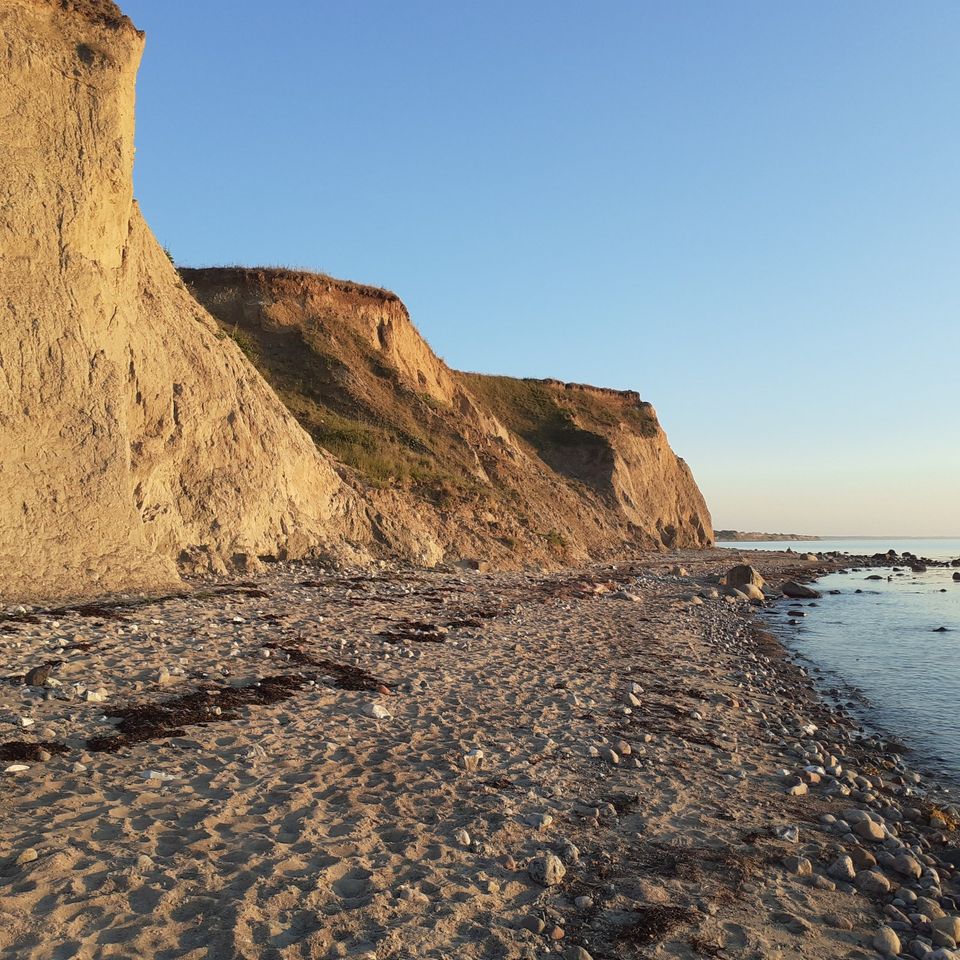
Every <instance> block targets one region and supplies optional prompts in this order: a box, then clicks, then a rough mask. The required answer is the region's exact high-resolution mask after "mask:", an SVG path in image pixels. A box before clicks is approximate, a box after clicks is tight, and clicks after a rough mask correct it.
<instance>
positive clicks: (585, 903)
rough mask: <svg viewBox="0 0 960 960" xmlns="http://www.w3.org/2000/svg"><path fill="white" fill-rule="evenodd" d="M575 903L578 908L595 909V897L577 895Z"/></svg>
mask: <svg viewBox="0 0 960 960" xmlns="http://www.w3.org/2000/svg"><path fill="white" fill-rule="evenodd" d="M573 905H574V906H575V907H576V908H577V909H578V910H592V909H593V897H587V896H580V897H575V898H574V901H573Z"/></svg>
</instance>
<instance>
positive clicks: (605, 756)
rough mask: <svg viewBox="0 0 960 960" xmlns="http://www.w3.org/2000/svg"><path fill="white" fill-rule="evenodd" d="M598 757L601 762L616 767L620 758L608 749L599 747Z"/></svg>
mask: <svg viewBox="0 0 960 960" xmlns="http://www.w3.org/2000/svg"><path fill="white" fill-rule="evenodd" d="M599 756H600V759H601V760H605V761H606V762H607V763H610V764H613V765H614V766H616V765H617V764H618V763H619V762H620V756H619V754H618V753H617V752H616V751H615V750H612V749H611V748H610V747H600V749H599Z"/></svg>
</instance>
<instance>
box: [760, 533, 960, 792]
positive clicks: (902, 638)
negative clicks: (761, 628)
mask: <svg viewBox="0 0 960 960" xmlns="http://www.w3.org/2000/svg"><path fill="white" fill-rule="evenodd" d="M953 545H954V546H955V547H956V546H957V544H956V541H954V543H953ZM820 549H824V548H823V547H822V546H821V548H820ZM907 549H909V548H907ZM876 552H879V551H876ZM914 552H915V553H917V555H920V554H921V551H920V550H919V549H917V550H915V551H914ZM926 555H927V556H930V554H929V553H927V554H926ZM952 556H954V557H955V556H957V554H956V553H953V554H952ZM875 573H881V574H882V575H883V577H884V579H882V580H868V579H867V577H868V576H869V575H872V574H875ZM888 576H889V577H890V579H889V580H888V579H887V577H888ZM817 586H818V588H819V589H820V590H821V591H823V593H824V597H823V599H822V600H818V601H814V602H813V604H812V605H811V601H808V600H804V601H802V602H801V603H800V604H799V606H797V605H796V604H794V603H791V604H787V603H783V604H778V605H777V609H776V610H775V611H771V612H769V613H768V614H767V616H768V618H769V622H770V623H771V625H774V624H777V625H778V626H777V630H776V632H777V633H778V635H781V636H783V637H784V638H785V639H786V642H787V645H788V646H789V647H790V648H791V649H793V650H795V651H797V652H798V653H800V654H802V655H803V656H804V657H806V658H808V659H810V660H811V661H813V662H814V663H815V664H816V665H818V666H820V667H822V668H824V669H825V670H827V671H829V672H831V673H834V674H836V675H837V677H838V679H839V680H842V681H845V682H846V683H848V684H853V685H856V686H857V687H859V688H860V689H861V690H862V691H863V694H864V696H865V697H866V698H867V701H868V704H867V706H866V708H865V710H866V719H867V720H868V721H870V720H872V721H873V722H875V723H877V724H879V725H880V726H881V727H882V728H884V729H886V730H888V731H889V732H890V733H891V734H894V735H895V736H897V737H899V738H901V739H902V740H903V741H904V742H905V743H906V744H908V745H909V746H910V747H912V748H913V749H914V750H915V751H916V752H917V754H918V756H921V757H923V758H924V759H925V760H926V761H927V762H929V763H931V764H932V765H934V766H936V767H937V768H938V769H940V770H941V771H943V772H945V773H948V774H949V775H950V777H951V779H953V780H957V779H958V778H960V583H958V582H954V580H953V570H951V569H945V568H937V569H935V568H931V569H929V570H928V572H926V573H920V574H914V573H911V572H910V570H909V569H908V568H904V569H903V570H902V571H901V572H900V574H899V575H898V574H896V573H894V572H892V571H891V570H889V569H882V570H861V571H859V572H856V573H848V574H831V575H829V576H827V577H823V578H822V579H821V580H820V581H819V582H818V584H817ZM828 590H839V591H840V593H839V594H838V595H836V596H831V595H829V594H828V593H827V591H828ZM858 590H860V591H862V592H860V593H857V592H856V591H858ZM788 607H789V608H793V609H802V610H803V611H804V614H805V616H804V617H803V618H802V620H801V621H800V622H799V623H798V624H797V625H796V626H790V625H788V624H787V620H788V619H789V618H788V616H787V609H788ZM940 627H946V628H947V629H946V631H945V632H936V631H937V630H938V628H940Z"/></svg>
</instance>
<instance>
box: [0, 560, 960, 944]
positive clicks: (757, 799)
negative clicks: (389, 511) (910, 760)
mask: <svg viewBox="0 0 960 960" xmlns="http://www.w3.org/2000/svg"><path fill="white" fill-rule="evenodd" d="M851 563H858V564H861V565H869V564H876V565H880V564H881V563H884V564H885V565H887V566H889V565H890V559H889V558H888V557H886V556H885V555H884V556H883V559H882V560H881V559H876V558H855V559H854V558H832V559H825V558H823V557H814V558H813V559H804V558H802V557H798V555H796V554H787V553H784V554H775V553H766V552H764V553H757V554H748V553H746V552H741V551H735V550H730V551H728V550H714V551H704V552H691V553H677V554H675V555H673V556H671V557H670V559H669V562H665V559H664V557H663V555H656V554H654V555H650V556H646V557H641V558H639V559H638V560H637V561H636V562H635V563H632V564H629V565H620V566H616V567H603V568H597V567H594V568H589V569H584V570H578V571H566V572H563V573H558V574H540V573H509V574H506V573H500V574H486V573H472V572H463V571H458V572H424V571H413V570H400V569H398V570H384V571H383V572H382V573H381V574H379V575H377V576H369V575H366V574H357V575H347V574H343V573H335V572H331V571H326V570H322V569H319V568H316V567H308V566H305V565H297V564H289V565H284V564H277V565H276V566H275V567H274V568H272V570H271V571H270V572H269V573H267V574H266V575H264V576H261V577H258V578H257V580H256V581H240V582H238V581H218V582H209V583H204V584H194V585H193V586H192V587H191V589H190V590H188V591H184V592H182V593H180V594H177V595H176V596H171V597H167V598H159V599H158V598H154V599H147V598H142V597H127V598H120V599H118V600H117V602H113V603H103V604H99V605H85V606H78V607H73V608H66V609H59V610H39V609H30V608H25V607H13V608H7V609H6V610H4V611H3V612H2V613H0V647H2V650H3V653H4V662H5V665H6V666H5V672H6V674H7V676H6V677H5V679H4V681H3V682H2V684H0V771H3V772H2V773H0V782H2V784H3V800H2V808H0V815H2V817H3V829H2V831H0V892H2V898H0V958H6V957H9V958H13V957H16V958H28V957H29V958H40V957H43V958H52V957H57V958H66V957H83V958H87V957H90V958H92V957H98V958H99V957H134V956H148V957H164V958H173V957H190V958H197V960H199V958H201V957H202V958H224V960H226V958H235V957H249V958H255V957H256V958H260V957H267V958H293V957H297V958H300V957H303V958H314V957H316V958H321V957H322V958H325V957H347V956H350V957H376V958H381V960H382V958H394V957H396V958H404V957H429V958H437V960H439V958H444V957H448V958H453V957H457V958H461V957H467V958H487V957H489V958H494V957H508V958H513V957H517V958H540V957H561V956H562V957H566V958H570V960H587V958H588V957H593V958H595V960H601V958H610V960H613V958H620V957H681V958H691V957H744V958H748V957H749V958H757V960H760V958H775V957H783V958H788V957H791V958H792V957H798V958H799V957H831V958H848V957H849V958H854V957H877V956H881V955H885V956H902V957H914V958H924V957H933V958H936V960H946V958H950V957H954V956H960V954H958V953H957V951H956V941H957V938H958V936H960V887H958V877H960V846H958V844H960V832H958V830H957V827H958V811H957V808H956V807H955V806H953V805H951V800H950V798H949V797H948V796H946V795H942V794H941V793H940V792H938V790H937V789H936V788H935V787H934V786H933V785H931V784H927V783H926V782H925V781H924V779H923V778H922V777H921V776H920V775H919V774H918V773H917V772H916V771H914V770H911V769H910V768H909V766H908V765H907V764H906V763H905V761H904V758H903V751H902V750H901V749H900V748H899V747H898V746H897V745H896V744H890V743H886V742H883V741H882V740H880V739H878V738H876V737H873V736H871V735H869V734H865V733H864V732H862V731H861V730H859V729H858V726H857V724H856V722H855V721H854V720H853V719H852V718H850V717H848V716H847V715H845V714H844V713H843V712H841V711H839V710H837V709H835V708H833V707H832V706H830V705H829V704H828V703H827V702H826V701H824V700H823V699H822V698H820V697H819V696H818V695H817V693H816V690H815V687H814V683H813V680H812V679H811V678H810V677H809V676H808V675H807V673H806V672H805V671H804V670H803V668H802V667H800V666H798V665H797V664H795V663H793V662H792V660H791V658H790V656H789V655H788V654H787V652H786V651H785V650H784V648H783V647H782V646H781V645H780V644H779V643H778V642H777V641H776V640H775V639H774V638H773V637H772V636H771V635H770V634H768V633H766V632H765V631H764V630H762V629H761V628H760V627H759V626H758V622H757V620H756V618H755V617H754V610H755V609H756V607H757V606H758V605H760V604H767V603H769V602H772V601H774V600H776V599H777V598H781V597H782V596H783V592H784V588H785V586H786V589H787V590H788V591H790V590H791V589H792V588H791V587H790V586H789V584H791V583H792V584H793V585H795V586H796V587H799V588H805V589H810V587H809V583H810V581H811V579H812V578H814V577H815V576H816V575H818V574H819V573H823V572H827V571H829V570H833V569H838V568H839V567H840V566H848V565H850V564H851ZM735 566H737V567H741V568H746V570H747V571H748V572H746V573H745V572H743V570H741V572H740V573H738V574H734V575H733V577H732V579H733V580H734V581H737V582H738V583H739V585H738V586H736V587H735V586H734V585H733V584H732V583H727V582H726V578H727V575H728V573H730V571H731V568H733V567H735ZM803 602H816V600H815V598H813V599H812V600H811V598H807V599H806V600H805V601H803Z"/></svg>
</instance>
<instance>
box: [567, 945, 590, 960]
mask: <svg viewBox="0 0 960 960" xmlns="http://www.w3.org/2000/svg"><path fill="white" fill-rule="evenodd" d="M563 960H593V957H592V956H590V954H589V953H587V951H586V950H584V949H583V947H567V949H566V950H564V951H563Z"/></svg>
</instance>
